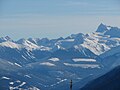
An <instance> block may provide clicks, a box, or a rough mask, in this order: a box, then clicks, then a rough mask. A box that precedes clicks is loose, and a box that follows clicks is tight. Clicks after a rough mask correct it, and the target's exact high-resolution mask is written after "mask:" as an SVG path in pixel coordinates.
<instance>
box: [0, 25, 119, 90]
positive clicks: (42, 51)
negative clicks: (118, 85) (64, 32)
mask: <svg viewBox="0 0 120 90" xmlns="http://www.w3.org/2000/svg"><path fill="white" fill-rule="evenodd" d="M119 64H120V29H119V28H117V27H111V26H106V25H104V24H100V25H99V27H98V29H97V30H96V31H95V32H93V33H88V34H82V33H78V34H72V35H70V36H68V37H66V38H62V37H60V38H58V39H48V38H42V39H40V38H29V39H20V40H18V41H14V40H12V39H11V38H10V37H8V36H6V37H1V38H0V90H9V89H11V90H14V89H28V90H29V89H32V90H39V89H40V90H69V84H70V80H72V85H73V90H79V89H80V88H81V87H82V86H84V85H85V84H86V83H88V82H89V81H90V80H93V79H94V78H97V77H99V76H100V75H102V74H104V73H106V72H108V71H109V70H110V69H111V68H114V67H116V66H118V65H119Z"/></svg>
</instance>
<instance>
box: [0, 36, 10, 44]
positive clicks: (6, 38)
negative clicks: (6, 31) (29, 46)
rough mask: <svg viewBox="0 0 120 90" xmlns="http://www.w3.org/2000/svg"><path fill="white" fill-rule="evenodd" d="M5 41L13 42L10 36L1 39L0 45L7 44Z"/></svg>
mask: <svg viewBox="0 0 120 90" xmlns="http://www.w3.org/2000/svg"><path fill="white" fill-rule="evenodd" d="M5 41H12V39H11V38H10V37H9V36H5V37H1V38H0V43H2V42H5Z"/></svg>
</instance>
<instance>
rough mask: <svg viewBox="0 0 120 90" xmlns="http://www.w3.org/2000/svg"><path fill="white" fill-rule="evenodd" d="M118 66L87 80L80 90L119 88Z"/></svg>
mask: <svg viewBox="0 0 120 90" xmlns="http://www.w3.org/2000/svg"><path fill="white" fill-rule="evenodd" d="M119 84H120V66H118V67H116V68H115V69H113V70H112V71H110V72H108V73H107V74H105V75H103V76H101V77H99V78H97V79H95V80H93V81H91V82H89V83H88V84H87V85H85V86H84V87H83V88H82V89H80V90H120V85H119Z"/></svg>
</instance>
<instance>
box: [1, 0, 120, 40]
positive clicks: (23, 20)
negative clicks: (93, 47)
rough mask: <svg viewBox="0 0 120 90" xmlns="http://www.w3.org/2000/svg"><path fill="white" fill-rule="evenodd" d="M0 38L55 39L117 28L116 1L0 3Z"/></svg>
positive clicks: (7, 0) (119, 24)
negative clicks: (101, 29)
mask: <svg viewBox="0 0 120 90" xmlns="http://www.w3.org/2000/svg"><path fill="white" fill-rule="evenodd" d="M0 12H1V14H0V36H10V37H11V38H12V39H15V40H17V39H19V38H29V37H33V38H37V37H38V38H43V37H48V38H58V37H66V36H68V35H70V34H75V33H89V32H94V31H95V30H96V29H97V27H98V25H99V24H100V23H104V24H106V25H110V26H117V27H120V9H119V0H100V1H99V0H91V1H89V0H61V1H56V0H51V1H49V0H45V1H42V0H35V1H33V0H20V1H18V0H1V1H0Z"/></svg>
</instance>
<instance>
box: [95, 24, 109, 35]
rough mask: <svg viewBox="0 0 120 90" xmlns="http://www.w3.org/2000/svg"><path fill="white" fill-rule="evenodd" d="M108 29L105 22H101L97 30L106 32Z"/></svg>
mask: <svg viewBox="0 0 120 90" xmlns="http://www.w3.org/2000/svg"><path fill="white" fill-rule="evenodd" d="M107 30H108V28H107V26H106V25H105V24H103V23H101V24H100V25H99V26H98V28H97V30H96V32H100V33H104V32H106V31H107Z"/></svg>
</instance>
